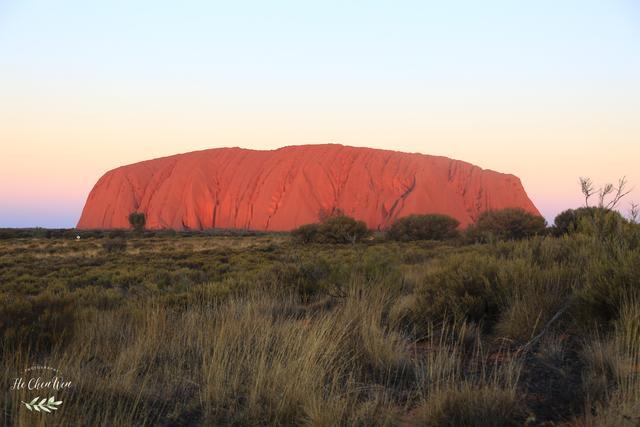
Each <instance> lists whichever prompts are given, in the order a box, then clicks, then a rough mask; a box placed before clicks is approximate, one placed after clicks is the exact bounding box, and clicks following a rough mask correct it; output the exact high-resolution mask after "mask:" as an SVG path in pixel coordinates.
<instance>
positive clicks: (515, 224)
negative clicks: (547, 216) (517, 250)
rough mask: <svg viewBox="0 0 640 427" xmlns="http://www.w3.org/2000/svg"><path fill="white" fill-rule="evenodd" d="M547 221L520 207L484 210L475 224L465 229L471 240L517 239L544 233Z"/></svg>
mask: <svg viewBox="0 0 640 427" xmlns="http://www.w3.org/2000/svg"><path fill="white" fill-rule="evenodd" d="M546 227H547V222H546V221H545V220H544V218H542V217H541V216H538V215H534V214H531V213H529V212H526V211H524V210H522V209H515V208H508V209H502V210H497V211H485V212H483V213H482V214H480V217H479V218H478V221H476V223H475V225H473V226H470V227H469V228H468V229H467V235H468V237H470V238H471V240H475V241H490V240H492V239H497V240H519V239H525V238H528V237H532V236H536V235H540V234H544V233H545V231H546Z"/></svg>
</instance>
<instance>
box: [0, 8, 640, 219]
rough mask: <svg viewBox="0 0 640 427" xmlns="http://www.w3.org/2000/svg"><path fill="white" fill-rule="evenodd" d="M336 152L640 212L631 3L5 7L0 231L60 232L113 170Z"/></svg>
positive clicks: (638, 73)
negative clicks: (600, 200) (615, 193)
mask: <svg viewBox="0 0 640 427" xmlns="http://www.w3.org/2000/svg"><path fill="white" fill-rule="evenodd" d="M322 143H340V144H344V145H351V146H366V147H374V148H384V149H392V150H398V151H406V152H420V153H424V154H433V155H442V156H447V157H451V158H455V159H460V160H465V161H468V162H470V163H473V164H476V165H478V166H481V167H483V168H487V169H493V170H497V171H500V172H506V173H513V174H515V175H517V176H518V177H520V178H521V180H522V182H523V185H524V187H525V189H526V191H527V193H528V195H529V196H530V198H531V199H532V200H533V202H534V203H535V204H536V206H537V207H538V209H539V210H540V211H541V212H542V214H543V215H544V216H545V217H546V218H547V220H548V221H550V222H551V221H552V220H553V218H554V216H555V215H556V214H557V213H559V212H560V211H562V210H564V209H566V208H571V207H577V206H579V205H580V204H581V203H582V197H581V194H580V188H579V185H578V178H579V177H580V176H589V177H591V178H592V179H593V180H594V182H596V183H597V184H604V183H606V182H616V181H617V180H618V178H620V177H622V176H626V177H627V179H628V180H629V182H630V185H631V186H632V187H635V189H634V191H633V192H632V193H631V194H630V195H629V196H628V198H627V201H625V202H624V203H623V204H622V206H621V208H622V210H623V211H625V210H626V209H627V207H628V202H629V201H631V200H636V201H639V202H640V2H638V1H637V0H608V1H601V0H597V1H596V0H564V1H557V0H553V1H551V0H539V1H535V2H520V1H483V2H478V1H471V0H468V1H456V0H453V1H446V2H445V1H399V0H396V1H373V0H372V1H366V2H365V1H356V0H353V1H344V0H342V1H335V2H334V1H322V2H306V1H299V0H298V1H286V2H285V1H234V2H229V1H224V2H218V1H188V0H185V1H180V2H175V1H157V0H156V1H135V0H128V1H119V0H112V1H108V2H87V1H79V0H78V1H70V0H58V1H55V2H52V1H44V0H34V1H32V0H0V227H33V226H41V227H73V226H75V224H76V222H77V220H78V218H79V216H80V213H81V210H82V207H83V205H84V202H85V200H86V197H87V195H88V193H89V191H90V190H91V188H92V186H93V184H94V183H95V182H96V181H97V179H98V178H99V177H100V176H101V175H102V174H104V173H105V172H106V171H108V170H110V169H113V168H115V167H117V166H120V165H124V164H128V163H133V162H137V161H141V160H146V159H150V158H155V157H161V156H165V155H171V154H176V153H182V152H188V151H193V150H199V149H205V148H215V147H230V146H240V147H244V148H253V149H274V148H278V147H282V146H287V145H299V144H322Z"/></svg>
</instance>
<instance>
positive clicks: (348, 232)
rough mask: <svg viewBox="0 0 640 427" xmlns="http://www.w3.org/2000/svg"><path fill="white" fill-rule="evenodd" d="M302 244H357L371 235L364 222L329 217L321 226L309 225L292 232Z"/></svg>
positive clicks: (348, 218)
mask: <svg viewBox="0 0 640 427" xmlns="http://www.w3.org/2000/svg"><path fill="white" fill-rule="evenodd" d="M291 235H292V237H293V238H294V239H295V240H296V241H298V242H300V243H357V242H359V241H361V240H362V239H364V238H365V237H368V236H370V235H371V232H370V231H369V229H368V228H367V224H365V223H364V221H358V220H356V219H354V218H351V217H349V216H347V215H344V214H338V215H334V216H329V217H327V218H325V219H323V221H322V222H320V223H319V224H307V225H303V226H301V227H298V228H297V229H295V230H293V231H292V232H291Z"/></svg>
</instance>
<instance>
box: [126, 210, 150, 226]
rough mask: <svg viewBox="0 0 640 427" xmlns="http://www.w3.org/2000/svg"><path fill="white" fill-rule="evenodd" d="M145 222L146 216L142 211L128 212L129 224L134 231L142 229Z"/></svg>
mask: <svg viewBox="0 0 640 427" xmlns="http://www.w3.org/2000/svg"><path fill="white" fill-rule="evenodd" d="M146 223H147V218H146V216H145V215H144V213H142V212H131V213H130V214H129V224H131V227H133V229H134V230H136V231H142V230H144V226H145V224H146Z"/></svg>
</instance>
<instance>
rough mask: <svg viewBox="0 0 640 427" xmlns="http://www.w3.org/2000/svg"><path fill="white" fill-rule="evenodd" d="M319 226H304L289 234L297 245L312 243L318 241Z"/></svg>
mask: <svg viewBox="0 0 640 427" xmlns="http://www.w3.org/2000/svg"><path fill="white" fill-rule="evenodd" d="M319 233H320V224H305V225H301V226H300V227H298V228H296V229H295V230H293V231H292V232H291V237H293V240H295V241H296V242H299V243H313V242H316V241H317V240H318V234H319Z"/></svg>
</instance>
